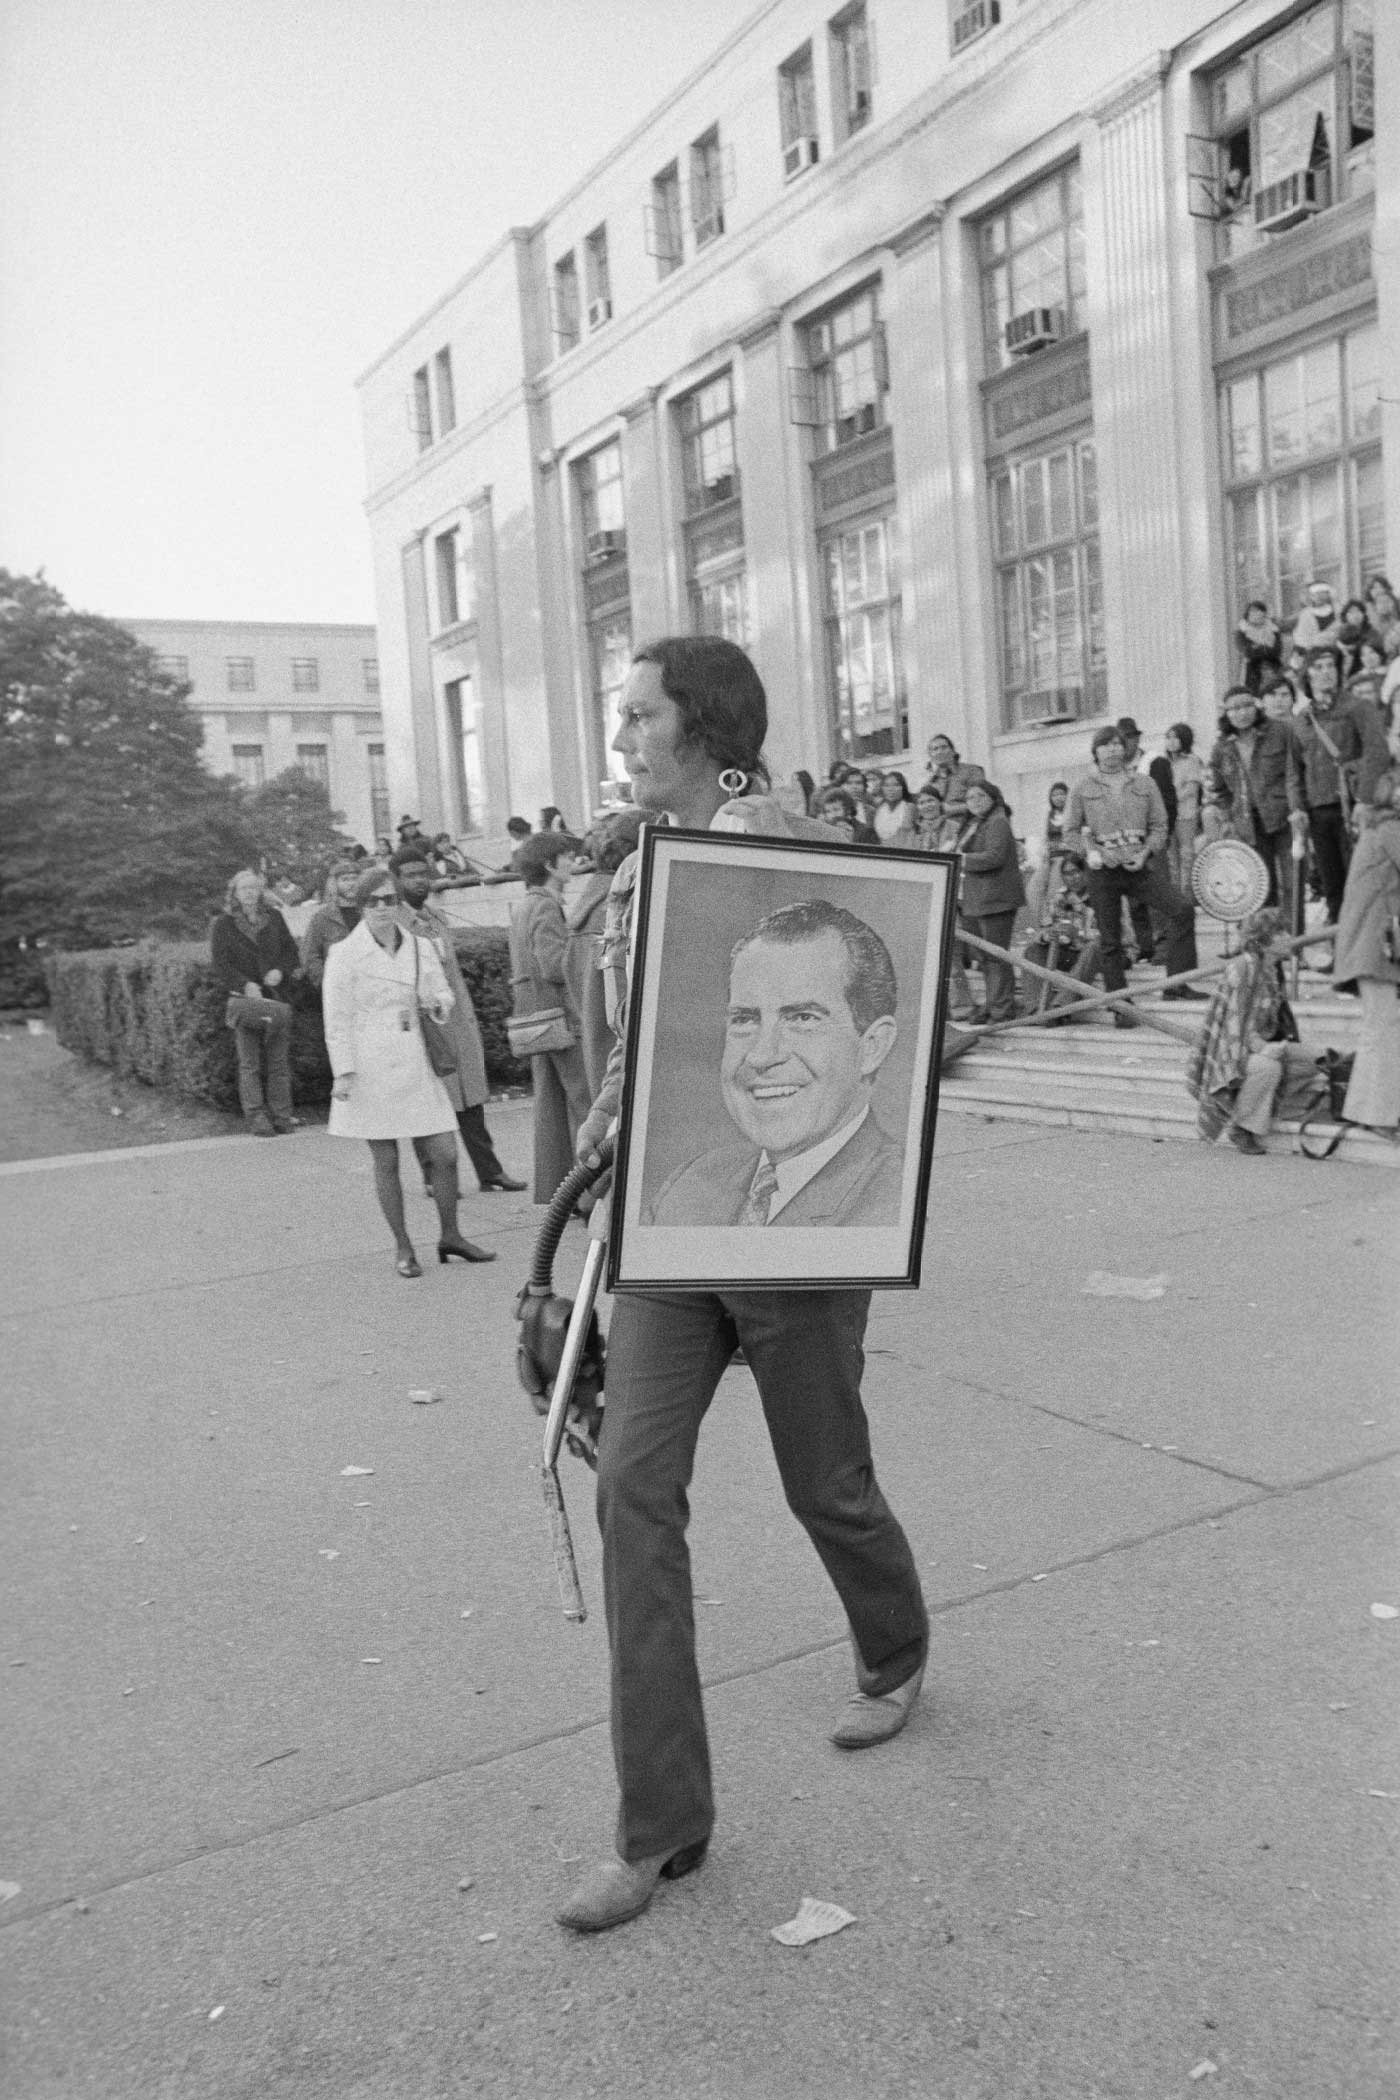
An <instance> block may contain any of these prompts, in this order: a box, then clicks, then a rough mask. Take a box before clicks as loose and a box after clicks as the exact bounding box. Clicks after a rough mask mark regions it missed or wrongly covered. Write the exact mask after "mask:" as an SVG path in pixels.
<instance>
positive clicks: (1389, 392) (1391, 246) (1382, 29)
mask: <svg viewBox="0 0 1400 2100" xmlns="http://www.w3.org/2000/svg"><path fill="white" fill-rule="evenodd" d="M1375 38H1376V48H1375V66H1376V93H1377V96H1378V98H1384V99H1383V108H1384V115H1383V117H1382V119H1381V121H1380V123H1379V124H1378V125H1377V126H1376V223H1375V231H1374V233H1373V235H1372V239H1371V268H1372V269H1373V270H1374V272H1375V277H1376V300H1377V306H1378V309H1379V321H1380V339H1381V352H1380V369H1381V372H1382V375H1383V383H1382V386H1381V461H1382V472H1383V475H1384V486H1385V573H1386V574H1387V576H1389V577H1390V578H1391V580H1392V582H1393V581H1394V580H1395V577H1396V573H1397V571H1400V385H1397V384H1396V382H1395V378H1394V375H1395V374H1396V373H1397V372H1400V125H1397V124H1396V121H1395V113H1396V109H1397V107H1400V9H1397V8H1396V7H1395V6H1394V5H1393V4H1392V5H1390V6H1387V5H1386V0H1380V5H1379V6H1378V7H1377V9H1376V26H1375ZM1353 581H1354V582H1355V583H1356V585H1357V586H1358V588H1359V587H1360V586H1361V584H1362V583H1363V582H1364V581H1365V579H1364V577H1360V576H1358V577H1355V578H1353Z"/></svg>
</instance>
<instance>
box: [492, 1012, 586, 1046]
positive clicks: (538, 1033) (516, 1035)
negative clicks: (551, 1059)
mask: <svg viewBox="0 0 1400 2100" xmlns="http://www.w3.org/2000/svg"><path fill="white" fill-rule="evenodd" d="M506 1035H507V1037H508V1038H509V1040H510V1047H511V1049H512V1051H513V1052H514V1054H515V1055H516V1056H517V1057H547V1056H548V1055H549V1053H550V1051H551V1050H572V1049H573V1047H574V1042H575V1036H574V1031H573V1029H572V1028H571V1027H570V1026H569V1017H568V1015H567V1014H566V1013H565V1011H564V1009H563V1007H562V1006H542V1007H541V1008H540V1009H539V1011H538V1012H537V1013H533V1014H521V1015H520V1016H519V1017H518V1018H516V1017H514V1016H512V1018H511V1019H510V1020H509V1021H507V1022H506Z"/></svg>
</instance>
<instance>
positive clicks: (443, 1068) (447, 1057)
mask: <svg viewBox="0 0 1400 2100" xmlns="http://www.w3.org/2000/svg"><path fill="white" fill-rule="evenodd" d="M408 938H409V940H411V941H412V943H413V1003H414V1006H415V1007H416V1008H417V1012H418V1026H419V1028H420V1029H421V1031H422V1035H423V1048H424V1049H425V1050H426V1051H427V1053H428V1063H429V1064H430V1065H431V1066H432V1068H433V1070H434V1071H435V1072H436V1073H437V1076H438V1078H439V1079H449V1078H451V1077H453V1076H454V1075H455V1073H456V1071H457V1051H456V1046H455V1045H454V1043H453V1041H452V1038H451V1036H450V1035H449V1034H448V1032H447V1030H446V1029H445V1028H444V1027H443V1025H442V1023H441V1021H438V1020H435V1019H434V1018H433V1016H432V1015H431V1014H429V1013H424V1011H423V1009H422V1007H421V1006H419V1005H418V969H419V955H418V936H417V934H416V933H410V934H409V936H408Z"/></svg>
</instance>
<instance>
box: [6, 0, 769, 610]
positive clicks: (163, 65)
mask: <svg viewBox="0 0 1400 2100" xmlns="http://www.w3.org/2000/svg"><path fill="white" fill-rule="evenodd" d="M759 5H760V0H683V4H677V0H601V4H594V0H504V4H500V0H497V4H487V0H4V4H3V6H0V286H3V295H2V296H0V564H3V565H4V566H6V567H8V568H11V569H19V570H25V571H33V570H35V569H37V568H39V567H40V566H41V565H42V566H43V567H44V568H45V569H46V571H47V573H48V576H49V580H50V581H51V582H52V583H54V584H56V585H57V586H58V588H59V589H60V590H61V591H62V592H63V593H64V595H65V596H66V597H67V598H69V599H70V600H71V601H72V602H73V603H74V604H77V605H81V606H84V607H87V608H89V609H91V610H93V611H97V612H104V613H109V614H112V615H115V616H117V617H121V616H123V615H124V616H126V617H128V618H138V617H144V618H154V617H157V616H161V615H164V616H166V617H171V618H185V619H210V618H234V619H261V620H370V619H372V618H373V617H374V601H373V595H372V589H371V581H370V563H369V551H368V535H367V532H366V528H365V521H364V514H363V510H362V508H361V503H362V497H363V492H364V488H363V472H362V458H361V449H360V438H359V424H358V416H357V408H356V400H355V395H354V392H353V384H354V380H355V378H356V376H357V374H358V373H360V372H361V371H363V369H364V368H365V366H366V365H367V364H368V363H369V362H370V361H371V359H372V358H373V357H374V356H375V355H376V354H377V353H378V352H379V351H380V350H382V349H384V348H385V347H386V346H387V344H388V343H389V342H390V341H391V340H392V339H393V338H394V337H395V336H396V335H397V334H398V333H399V332H400V331H401V330H402V329H403V328H404V327H405V326H406V325H407V324H408V323H409V322H410V321H411V320H412V319H414V317H415V316H416V315H417V314H418V313H419V312H420V311H421V310H422V309H423V308H424V307H426V306H427V305H429V304H430V303H431V301H432V300H433V299H434V298H435V297H436V296H437V295H438V294H439V293H440V292H442V291H444V290H445V289H446V288H447V286H448V285H449V284H450V283H452V282H453V281H454V280H455V279H456V278H457V277H459V276H461V275H462V273H463V272H464V271H465V270H466V269H467V268H468V266H469V265H470V264H471V263H472V262H473V261H474V260H475V259H476V257H477V256H478V255H479V254H480V253H481V252H482V251H483V250H484V249H485V248H487V247H489V246H490V245H491V244H492V243H493V242H494V241H496V240H497V239H498V238H499V237H500V235H501V234H502V233H503V232H504V231H505V229H506V228H507V227H508V226H511V225H522V224H527V223H529V222H530V221H531V220H532V219H535V218H538V217H539V216H540V215H541V213H542V212H543V211H544V210H545V209H546V208H547V206H548V205H549V204H550V203H551V202H552V201H553V200H554V199H555V198H556V197H557V196H559V195H560V194H561V193H562V192H563V191H564V190H566V189H567V188H568V187H569V186H570V184H571V183H572V182H573V181H574V180H575V178H576V177H577V176H579V175H581V174H582V173H583V172H584V171H585V170H586V169H587V168H588V167H590V166H591V165H592V163H593V162H594V161H595V160H597V159H598V158H600V157H601V155H602V154H603V153H605V152H606V151H607V149H608V148H609V147H610V146H611V145H612V144H613V143H614V142H615V141H616V140H617V139H619V138H620V137H621V136H622V135H623V134H624V133H625V132H626V131H627V130H628V129H629V128H630V127H631V126H632V125H633V124H635V123H636V122H637V121H638V120H639V119H640V118H642V117H643V116H645V115H646V113H647V111H648V110H649V109H651V108H652V107H653V105H654V104H655V103H657V102H658V101H660V100H661V99H662V97H663V96H664V95H665V94H667V93H668V92H669V90H670V89H671V88H672V87H673V86H675V85H676V84H677V83H678V82H679V81H681V80H682V79H683V78H684V77H685V76H686V75H687V74H688V73H689V72H691V71H692V70H693V69H694V68H695V67H696V66H697V65H699V64H700V63H702V62H703V60H704V59H705V58H706V56H707V55H708V54H709V52H710V51H711V50H712V49H713V48H714V47H715V46H717V45H718V44H719V43H721V42H722V41H723V40H724V38H725V37H726V36H728V35H729V34H730V32H731V31H732V30H733V29H735V28H737V27H738V26H739V25H740V24H741V23H742V22H744V21H746V20H747V19H748V18H749V17H750V16H751V15H753V14H754V13H755V12H757V11H759Z"/></svg>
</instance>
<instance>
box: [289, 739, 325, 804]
mask: <svg viewBox="0 0 1400 2100" xmlns="http://www.w3.org/2000/svg"><path fill="white" fill-rule="evenodd" d="M297 765H298V766H299V768H300V769H301V771H302V772H303V773H305V775H306V777H307V779H308V780H314V781H315V782H316V783H317V784H318V786H320V787H323V788H324V789H325V791H326V793H327V794H329V793H330V791H331V758H330V753H329V751H328V750H327V749H326V747H325V745H324V744H298V745H297Z"/></svg>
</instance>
